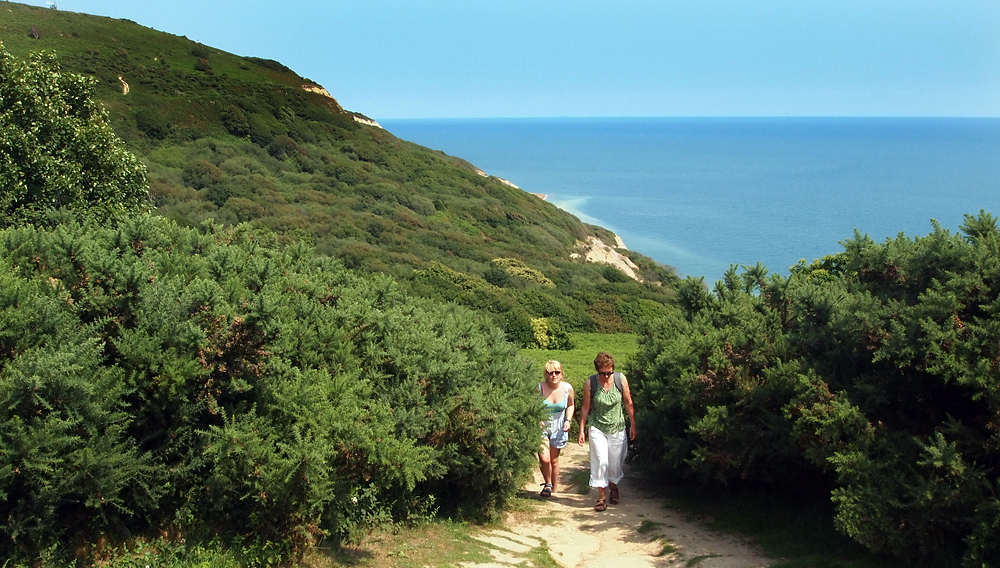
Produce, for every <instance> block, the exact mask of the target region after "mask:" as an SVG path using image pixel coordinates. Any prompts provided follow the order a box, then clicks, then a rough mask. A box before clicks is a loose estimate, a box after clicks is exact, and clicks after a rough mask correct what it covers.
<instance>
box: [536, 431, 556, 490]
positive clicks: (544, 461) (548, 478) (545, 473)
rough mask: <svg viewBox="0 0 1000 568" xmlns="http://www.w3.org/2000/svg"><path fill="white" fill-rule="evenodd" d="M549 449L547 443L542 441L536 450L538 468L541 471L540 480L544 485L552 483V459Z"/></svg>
mask: <svg viewBox="0 0 1000 568" xmlns="http://www.w3.org/2000/svg"><path fill="white" fill-rule="evenodd" d="M549 449H550V448H549V441H548V440H543V441H542V447H541V448H540V449H539V450H538V467H539V469H541V470H542V480H544V481H545V483H552V459H551V457H550V455H549ZM557 451H558V450H557Z"/></svg>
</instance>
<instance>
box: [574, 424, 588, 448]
mask: <svg viewBox="0 0 1000 568" xmlns="http://www.w3.org/2000/svg"><path fill="white" fill-rule="evenodd" d="M586 441H587V438H586V436H584V435H583V428H582V427H581V428H580V435H579V436H578V437H577V439H576V443H578V444H580V445H581V446H582V445H583V443H584V442H586Z"/></svg>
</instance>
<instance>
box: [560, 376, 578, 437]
mask: <svg viewBox="0 0 1000 568" xmlns="http://www.w3.org/2000/svg"><path fill="white" fill-rule="evenodd" d="M566 388H568V389H569V394H568V395H567V400H566V422H564V423H563V432H569V427H570V426H572V425H573V411H574V410H575V409H576V406H574V404H573V385H571V384H569V383H566Z"/></svg>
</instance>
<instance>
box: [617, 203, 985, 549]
mask: <svg viewBox="0 0 1000 568" xmlns="http://www.w3.org/2000/svg"><path fill="white" fill-rule="evenodd" d="M962 232H963V234H961V235H959V234H951V233H949V232H948V231H945V230H943V229H941V228H939V227H935V230H934V231H933V232H932V233H931V234H929V235H928V236H926V237H921V238H916V239H910V238H907V237H905V236H899V237H897V238H896V239H892V240H888V241H886V242H885V243H883V244H877V243H875V242H873V241H872V240H870V239H868V238H867V237H864V236H862V235H860V234H856V235H855V238H854V239H852V240H848V241H845V242H844V247H845V250H844V252H842V253H840V254H838V255H833V256H830V257H825V258H823V259H821V260H820V261H817V262H815V263H812V264H809V265H806V264H805V263H801V264H800V265H798V266H797V267H794V268H793V270H792V273H791V275H790V276H789V277H788V278H783V277H778V276H771V277H769V278H768V277H766V270H764V269H763V267H761V266H760V265H758V266H755V267H747V268H746V269H745V270H744V271H743V272H742V273H738V272H737V271H736V270H735V269H731V270H730V271H728V272H727V273H726V275H725V276H724V278H723V280H721V281H720V282H718V283H717V284H716V286H715V288H714V291H713V292H712V293H708V292H707V291H705V290H704V289H703V288H702V287H701V286H700V285H699V284H700V283H699V282H697V281H691V280H689V281H688V282H687V283H686V284H685V285H684V286H682V288H681V290H679V295H680V297H681V304H682V306H684V312H685V313H684V315H683V316H673V317H668V318H667V319H665V320H661V321H659V322H657V323H654V324H652V325H650V326H649V327H648V328H647V329H646V331H645V333H644V334H645V338H644V340H643V347H642V350H641V352H640V354H639V356H638V357H637V361H636V366H635V367H636V368H635V369H633V370H632V371H631V372H630V374H629V376H630V379H632V384H633V385H634V387H633V388H634V390H635V396H636V397H637V398H639V399H640V400H645V401H646V403H645V404H640V405H638V406H637V408H638V416H637V420H639V422H640V424H641V425H642V429H643V431H648V432H656V433H657V434H656V435H655V436H653V437H652V439H651V438H650V437H645V438H643V440H642V445H641V447H640V448H639V454H640V455H642V456H643V457H644V458H645V459H647V460H649V461H650V462H651V463H654V464H656V465H657V467H659V468H661V469H662V470H663V471H665V472H669V473H670V474H671V475H675V476H680V477H693V478H696V479H701V480H716V481H722V482H726V483H742V482H745V481H758V482H767V483H770V484H773V485H776V486H781V487H785V488H794V487H798V488H800V489H805V490H814V491H815V490H817V488H819V489H820V490H822V489H826V490H827V491H829V488H830V487H832V488H833V489H832V492H831V493H830V495H831V497H832V498H833V502H834V503H835V505H836V517H835V523H836V526H837V527H838V529H839V530H841V531H843V532H844V533H846V534H848V535H850V536H851V537H853V538H854V539H855V540H857V541H858V542H860V543H862V544H863V545H865V546H866V547H868V548H870V549H871V550H873V551H876V552H880V553H885V554H890V555H893V556H895V557H898V558H901V559H903V560H904V561H906V562H907V563H911V564H921V565H922V564H927V565H937V566H941V565H944V566H953V565H958V564H959V563H961V564H962V565H964V566H977V567H979V566H993V565H997V562H998V560H1000V546H998V545H997V541H996V539H991V538H989V537H988V536H986V535H990V534H995V531H996V529H997V526H998V514H997V511H998V510H1000V509H998V500H997V484H996V479H997V478H998V475H1000V465H998V464H1000V454H998V450H997V448H998V447H1000V427H998V426H997V422H996V416H997V415H998V413H1000V365H996V364H995V362H996V361H997V360H998V358H1000V324H998V323H997V321H998V319H997V315H998V314H997V312H998V310H1000V231H998V229H997V226H996V221H995V219H994V218H993V217H992V216H991V215H989V214H986V213H985V212H980V215H979V216H978V217H973V216H966V219H965V224H964V225H963V226H962Z"/></svg>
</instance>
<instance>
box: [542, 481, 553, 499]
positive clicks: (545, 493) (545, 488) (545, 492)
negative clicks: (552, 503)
mask: <svg viewBox="0 0 1000 568" xmlns="http://www.w3.org/2000/svg"><path fill="white" fill-rule="evenodd" d="M542 497H552V484H551V483H543V484H542Z"/></svg>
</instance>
